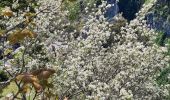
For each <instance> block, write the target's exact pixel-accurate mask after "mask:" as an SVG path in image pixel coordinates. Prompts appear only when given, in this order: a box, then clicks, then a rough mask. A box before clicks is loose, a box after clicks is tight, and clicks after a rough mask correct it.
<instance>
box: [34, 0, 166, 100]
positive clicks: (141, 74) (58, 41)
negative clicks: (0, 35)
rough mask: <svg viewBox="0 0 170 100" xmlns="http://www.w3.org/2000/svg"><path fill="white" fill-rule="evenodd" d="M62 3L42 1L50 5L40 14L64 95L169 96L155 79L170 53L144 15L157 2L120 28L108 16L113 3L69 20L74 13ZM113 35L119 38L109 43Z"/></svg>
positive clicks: (101, 99)
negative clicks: (106, 11)
mask: <svg viewBox="0 0 170 100" xmlns="http://www.w3.org/2000/svg"><path fill="white" fill-rule="evenodd" d="M153 1H154V0H153ZM61 2H62V1H61V0H48V1H47V0H40V3H41V7H40V9H43V8H45V7H47V8H48V9H50V10H47V11H48V13H42V14H39V15H38V17H37V26H38V28H37V30H36V31H37V32H38V33H39V35H40V37H41V41H40V42H42V43H43V44H44V45H45V46H46V48H48V56H49V58H50V59H53V60H52V62H51V65H53V66H54V68H55V69H56V70H57V73H56V76H55V77H54V82H55V84H54V85H55V89H54V92H55V93H56V94H58V96H59V97H60V98H61V99H63V98H64V97H69V98H72V99H74V100H91V99H93V100H94V99H96V100H121V99H123V100H124V99H134V100H138V99H139V100H145V99H160V98H163V97H164V96H165V95H164V94H165V93H164V91H166V90H163V89H161V88H159V87H158V86H157V85H156V82H155V81H154V78H155V77H156V75H157V73H158V72H159V71H160V70H161V69H163V68H164V67H165V66H167V65H168V61H169V58H168V57H166V56H164V54H163V52H166V48H159V47H158V46H157V45H155V44H154V41H153V40H154V39H155V36H156V32H154V31H153V30H151V29H149V28H147V26H146V24H145V21H144V20H143V16H144V14H145V13H146V12H147V11H148V10H149V8H150V7H152V5H153V4H154V2H155V1H154V2H151V3H149V4H148V5H144V6H143V8H142V9H141V11H140V12H139V14H138V16H137V18H136V19H134V20H132V21H131V22H130V24H127V25H126V26H125V27H122V28H121V32H120V33H116V32H114V31H111V29H110V28H111V27H110V26H111V25H110V24H114V23H109V22H107V21H106V19H105V18H104V15H103V13H104V12H102V11H103V9H105V8H106V7H108V6H110V5H106V3H105V2H103V4H102V5H100V6H99V8H96V9H95V10H92V12H89V13H88V15H86V16H81V18H80V19H79V21H78V22H70V21H69V20H68V19H67V13H68V12H67V11H61V10H60V7H58V6H59V5H60V4H61ZM37 10H39V9H37ZM141 17H142V18H141ZM115 18H116V17H115ZM111 34H112V35H114V40H119V41H117V42H115V43H113V45H112V46H111V47H108V48H104V47H103V44H105V43H107V39H108V38H109V37H110V35H111ZM54 55H55V56H54ZM35 61H36V60H33V62H34V63H35Z"/></svg>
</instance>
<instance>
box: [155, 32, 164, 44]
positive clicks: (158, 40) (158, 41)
mask: <svg viewBox="0 0 170 100" xmlns="http://www.w3.org/2000/svg"><path fill="white" fill-rule="evenodd" d="M163 34H164V32H161V31H160V32H158V35H157V37H156V39H155V43H156V44H158V45H160V42H161V39H162V36H163Z"/></svg>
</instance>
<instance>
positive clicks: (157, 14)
mask: <svg viewBox="0 0 170 100" xmlns="http://www.w3.org/2000/svg"><path fill="white" fill-rule="evenodd" d="M146 20H147V24H148V25H149V27H151V28H154V29H156V30H158V31H162V32H163V33H165V34H166V37H170V1H169V0H158V1H157V4H156V5H155V6H154V7H153V8H152V9H151V10H150V12H149V13H148V14H147V15H146Z"/></svg>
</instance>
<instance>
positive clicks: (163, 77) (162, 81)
mask: <svg viewBox="0 0 170 100" xmlns="http://www.w3.org/2000/svg"><path fill="white" fill-rule="evenodd" d="M169 75H170V67H168V68H165V69H164V70H163V71H161V73H160V75H159V76H158V77H157V78H156V81H157V83H158V85H166V84H170V79H169V78H168V77H169Z"/></svg>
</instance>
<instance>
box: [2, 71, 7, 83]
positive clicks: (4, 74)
mask: <svg viewBox="0 0 170 100" xmlns="http://www.w3.org/2000/svg"><path fill="white" fill-rule="evenodd" d="M7 80H8V76H7V74H6V73H5V72H4V71H3V70H0V82H2V81H7Z"/></svg>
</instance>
